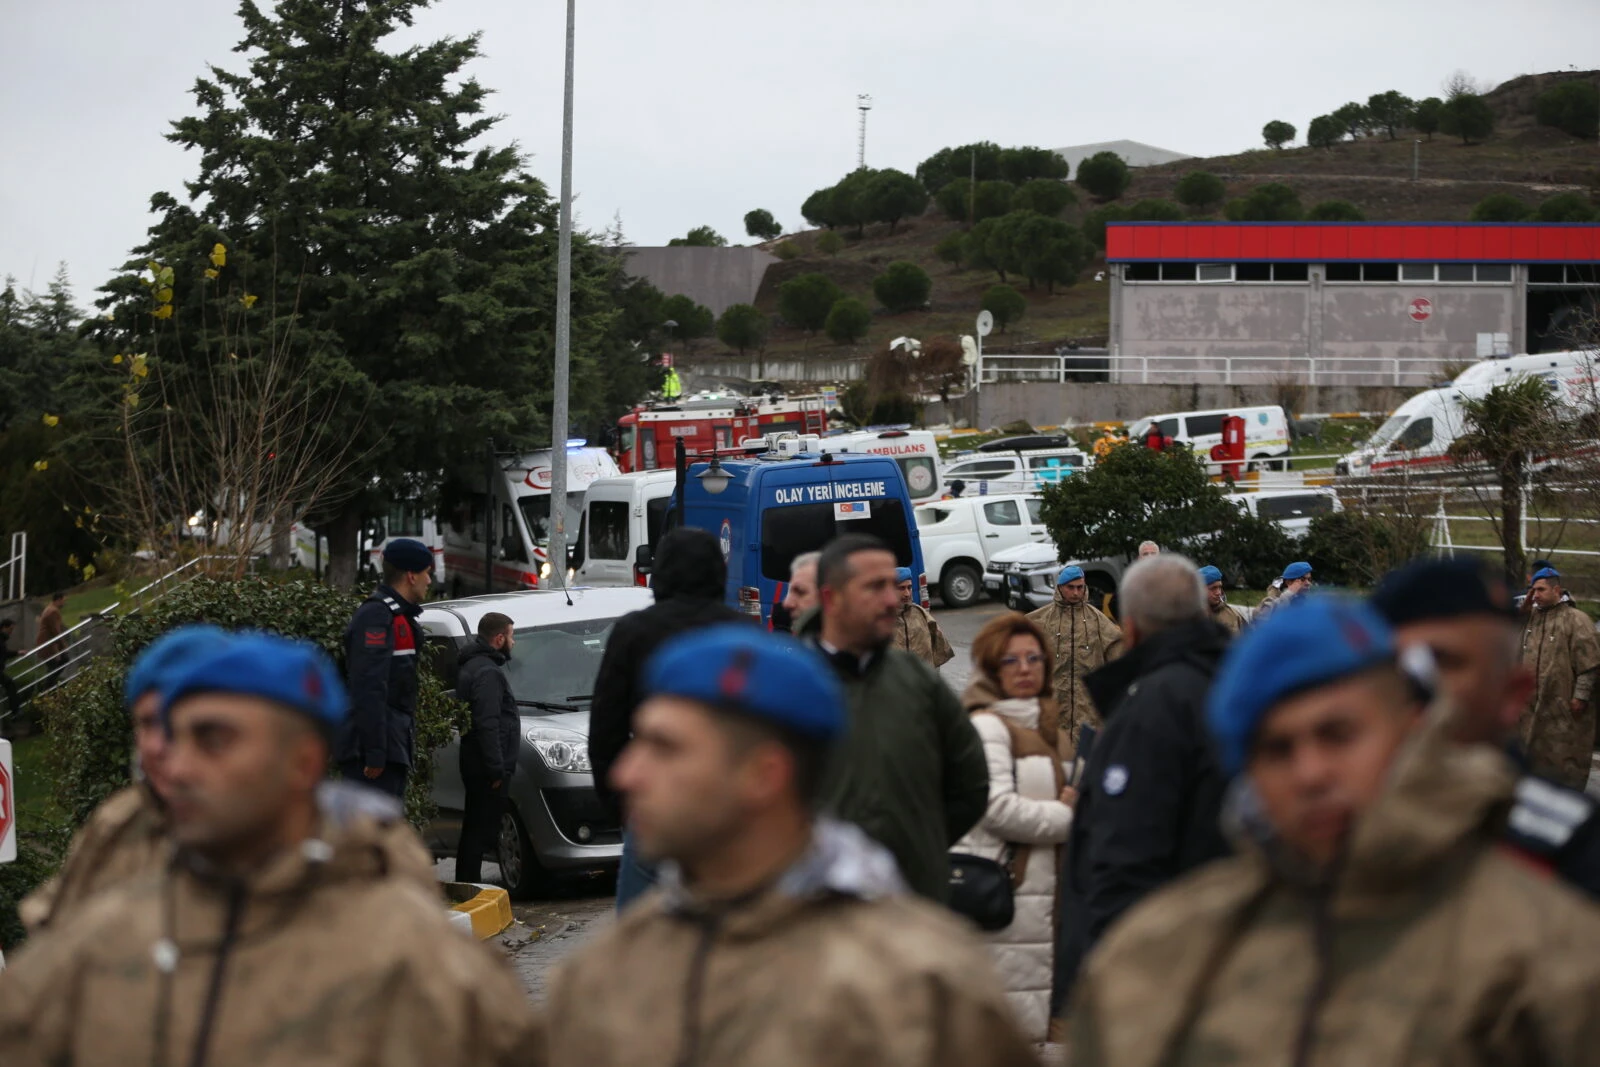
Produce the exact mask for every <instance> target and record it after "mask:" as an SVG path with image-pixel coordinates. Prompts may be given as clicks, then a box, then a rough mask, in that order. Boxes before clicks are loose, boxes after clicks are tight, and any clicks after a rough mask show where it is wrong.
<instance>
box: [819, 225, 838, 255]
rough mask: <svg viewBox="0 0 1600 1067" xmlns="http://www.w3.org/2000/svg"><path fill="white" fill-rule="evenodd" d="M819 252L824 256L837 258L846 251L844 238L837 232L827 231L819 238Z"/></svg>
mask: <svg viewBox="0 0 1600 1067" xmlns="http://www.w3.org/2000/svg"><path fill="white" fill-rule="evenodd" d="M817 251H818V252H821V253H822V254H823V255H828V256H836V255H838V254H839V253H840V252H843V251H844V236H843V235H842V234H840V233H839V232H837V231H836V230H825V231H823V233H822V235H821V236H820V237H818V238H817Z"/></svg>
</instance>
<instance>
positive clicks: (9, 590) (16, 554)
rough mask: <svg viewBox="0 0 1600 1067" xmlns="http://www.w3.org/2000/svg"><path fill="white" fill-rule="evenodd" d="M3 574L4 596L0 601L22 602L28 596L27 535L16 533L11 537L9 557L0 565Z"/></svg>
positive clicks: (0, 597)
mask: <svg viewBox="0 0 1600 1067" xmlns="http://www.w3.org/2000/svg"><path fill="white" fill-rule="evenodd" d="M0 571H3V572H5V581H4V589H5V594H4V595H3V596H0V600H5V601H8V602H9V601H12V600H22V599H23V598H25V597H26V596H27V595H28V535H27V534H26V533H24V532H21V531H19V532H17V533H14V534H12V535H11V555H10V556H8V557H7V558H6V561H5V562H4V563H0Z"/></svg>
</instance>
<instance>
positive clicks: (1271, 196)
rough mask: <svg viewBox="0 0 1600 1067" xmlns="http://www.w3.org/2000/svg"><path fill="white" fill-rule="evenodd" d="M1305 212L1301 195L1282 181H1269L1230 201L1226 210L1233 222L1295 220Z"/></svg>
mask: <svg viewBox="0 0 1600 1067" xmlns="http://www.w3.org/2000/svg"><path fill="white" fill-rule="evenodd" d="M1304 213H1305V212H1304V211H1303V210H1302V208H1301V207H1300V197H1299V196H1298V195H1297V194H1296V193H1295V191H1294V190H1293V189H1291V188H1290V187H1289V186H1287V185H1284V184H1283V183H1282V182H1268V183H1267V184H1266V185H1260V186H1257V187H1256V188H1254V189H1252V190H1250V195H1249V196H1245V197H1240V198H1236V199H1233V200H1230V201H1228V208H1227V212H1226V214H1227V216H1228V218H1229V220H1231V221H1233V222H1293V221H1295V220H1296V219H1299V218H1300V217H1301V216H1302V215H1304Z"/></svg>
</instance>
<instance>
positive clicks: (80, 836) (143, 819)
mask: <svg viewBox="0 0 1600 1067" xmlns="http://www.w3.org/2000/svg"><path fill="white" fill-rule="evenodd" d="M171 851H172V846H171V844H170V842H169V841H168V838H167V813H166V809H165V808H163V807H162V805H161V802H160V801H158V800H157V799H156V797H155V794H154V793H152V792H151V791H150V787H149V786H147V785H144V784H142V783H140V784H138V785H131V786H129V787H128V788H126V789H123V790H120V791H118V792H116V793H113V794H112V795H111V796H109V797H107V798H106V799H105V801H104V802H103V803H102V804H101V805H100V806H99V807H98V808H96V809H94V812H93V814H91V815H90V816H89V821H88V822H86V823H84V824H83V827H82V828H81V829H79V830H78V832H77V833H76V834H74V835H73V838H72V846H71V848H69V849H68V851H67V860H66V862H65V863H63V864H62V865H61V869H60V870H59V871H57V872H56V874H55V877H53V878H51V879H50V880H49V881H48V882H46V883H45V884H44V885H42V886H40V887H39V888H38V889H35V890H34V891H33V892H32V893H30V894H28V896H27V897H26V898H24V899H23V901H22V903H21V904H20V905H18V906H17V914H18V915H19V916H20V917H21V919H22V924H23V925H24V926H25V927H27V929H28V931H29V932H30V933H32V932H36V931H37V930H39V929H40V928H42V927H46V926H56V925H60V924H62V923H63V922H64V921H65V922H70V921H71V919H72V916H73V915H74V914H76V913H77V911H78V910H79V909H80V908H82V907H83V905H84V903H85V902H86V901H88V900H89V899H90V898H91V897H94V896H96V895H98V894H99V893H101V892H103V891H105V890H107V889H114V888H116V887H118V886H121V885H124V884H126V883H127V882H129V881H132V880H134V879H136V878H139V877H140V876H142V875H147V874H150V873H151V872H154V871H157V870H159V869H160V868H161V865H162V864H163V863H165V862H166V860H167V858H168V856H169V854H170V853H171Z"/></svg>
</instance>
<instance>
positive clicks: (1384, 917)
mask: <svg viewBox="0 0 1600 1067" xmlns="http://www.w3.org/2000/svg"><path fill="white" fill-rule="evenodd" d="M1301 599H1302V602H1301V603H1299V604H1296V605H1295V607H1294V608H1292V609H1288V610H1285V611H1282V612H1278V613H1276V614H1274V615H1272V616H1271V617H1270V618H1268V619H1267V620H1266V621H1265V622H1263V623H1261V624H1259V625H1257V626H1253V627H1251V629H1249V630H1247V631H1246V632H1245V633H1244V634H1243V635H1242V636H1241V637H1240V638H1239V639H1238V640H1237V641H1235V642H1234V643H1233V645H1232V647H1231V648H1230V649H1229V652H1228V655H1227V658H1226V659H1225V660H1224V662H1223V665H1222V669H1221V671H1220V673H1219V674H1218V675H1217V679H1216V684H1215V685H1214V686H1213V687H1212V689H1211V694H1210V697H1209V698H1208V702H1207V718H1208V724H1209V727H1210V732H1211V734H1212V738H1213V740H1214V741H1215V743H1216V748H1217V753H1218V756H1219V758H1220V760H1221V762H1222V765H1223V769H1224V771H1225V772H1227V773H1238V774H1241V775H1242V780H1243V782H1244V785H1243V786H1241V788H1240V792H1239V793H1238V794H1237V795H1236V797H1235V804H1234V807H1233V811H1232V814H1233V818H1232V820H1230V821H1231V829H1232V831H1233V836H1234V838H1235V843H1236V847H1237V849H1238V855H1237V856H1236V857H1235V858H1232V859H1225V860H1220V861H1218V862H1216V863H1213V864H1211V865H1209V866H1207V867H1203V868H1201V869H1199V870H1198V871H1195V872H1194V873H1192V874H1191V875H1189V876H1188V877H1186V878H1184V879H1182V880H1180V881H1178V882H1176V883H1174V884H1172V885H1171V886H1169V887H1167V888H1166V889H1164V890H1162V891H1161V892H1159V893H1157V894H1156V895H1154V896H1151V897H1148V898H1146V900H1145V901H1144V902H1143V903H1142V904H1140V905H1139V906H1138V907H1137V908H1135V909H1134V910H1133V911H1130V912H1129V913H1128V914H1127V915H1126V916H1124V917H1123V919H1122V921H1121V922H1120V923H1118V924H1117V925H1116V926H1115V927H1113V928H1112V929H1111V930H1110V931H1109V932H1108V933H1107V935H1106V937H1105V939H1104V940H1103V941H1102V942H1101V944H1100V947H1099V949H1098V950H1097V951H1096V953H1095V955H1094V956H1093V957H1092V958H1091V960H1090V964H1089V968H1088V971H1087V973H1086V974H1085V976H1084V977H1083V979H1082V980H1081V981H1080V983H1079V985H1078V988H1077V993H1076V997H1077V999H1076V1002H1075V1004H1074V1009H1073V1011H1072V1014H1071V1019H1070V1023H1069V1035H1068V1036H1069V1040H1070V1041H1071V1044H1072V1059H1071V1062H1072V1063H1074V1064H1077V1065H1080V1067H1098V1065H1100V1064H1108V1065H1109V1064H1115V1065H1117V1067H1130V1065H1134V1067H1137V1065H1149V1064H1156V1063H1173V1064H1198V1063H1212V1064H1229V1065H1232V1067H1254V1065H1258V1064H1259V1065H1261V1067H1269V1065H1270V1067H1281V1065H1283V1064H1334V1063H1340V1064H1373V1065H1390V1064H1394V1065H1398V1064H1407V1065H1436V1067H1446V1065H1454V1064H1488V1063H1493V1064H1500V1065H1507V1067H1534V1065H1542V1064H1584V1063H1592V1062H1593V1061H1594V1050H1595V1048H1596V1047H1600V1046H1597V1042H1600V954H1597V953H1596V952H1595V951H1594V946H1595V945H1597V944H1600V912H1597V911H1596V909H1595V908H1594V906H1593V905H1592V904H1591V903H1589V902H1588V901H1587V900H1584V899H1583V898H1581V897H1579V896H1578V895H1576V894H1575V893H1573V892H1572V891H1571V890H1570V889H1568V888H1566V887H1565V886H1562V885H1559V884H1557V883H1555V882H1552V881H1550V880H1549V879H1546V878H1543V877H1540V876H1539V875H1538V874H1537V873H1535V872H1533V871H1531V870H1528V869H1527V866H1526V864H1525V863H1524V862H1523V861H1522V860H1520V859H1518V858H1515V857H1513V856H1511V855H1509V854H1508V853H1507V852H1506V851H1505V849H1504V848H1503V847H1502V846H1501V844H1500V837H1501V833H1502V826H1503V820H1504V815H1505V811H1506V809H1507V808H1508V807H1509V806H1510V804H1511V800H1512V796H1513V790H1514V787H1515V783H1516V775H1515V773H1514V771H1513V768H1512V767H1511V765H1510V763H1509V762H1508V761H1507V760H1506V759H1505V758H1504V757H1503V756H1501V755H1500V754H1499V753H1496V752H1493V751H1490V750H1489V749H1487V748H1485V747H1483V746H1479V745H1460V744H1456V743H1455V742H1454V740H1453V739H1452V738H1451V736H1450V727H1451V726H1452V724H1453V723H1452V718H1451V716H1450V715H1449V714H1448V708H1447V706H1445V705H1439V706H1435V707H1433V708H1431V709H1429V711H1428V712H1427V713H1426V714H1424V713H1423V711H1422V709H1423V706H1424V704H1425V703H1426V702H1427V699H1428V697H1427V690H1426V683H1425V682H1423V681H1422V680H1421V678H1420V671H1419V670H1418V669H1417V668H1415V667H1413V666H1412V665H1410V664H1409V663H1408V664H1407V666H1406V667H1402V666H1401V664H1400V661H1399V658H1398V653H1397V646H1396V643H1395V639H1394V635H1393V633H1392V632H1391V631H1390V629H1389V626H1388V624H1387V623H1385V622H1384V621H1383V619H1382V617H1381V616H1379V615H1378V614H1377V613H1376V612H1375V611H1374V610H1373V609H1372V608H1370V607H1369V606H1367V605H1364V604H1361V603H1359V602H1356V601H1351V600H1344V599H1342V598H1338V597H1332V596H1319V595H1317V594H1308V595H1306V596H1304V597H1302V598H1301Z"/></svg>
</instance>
